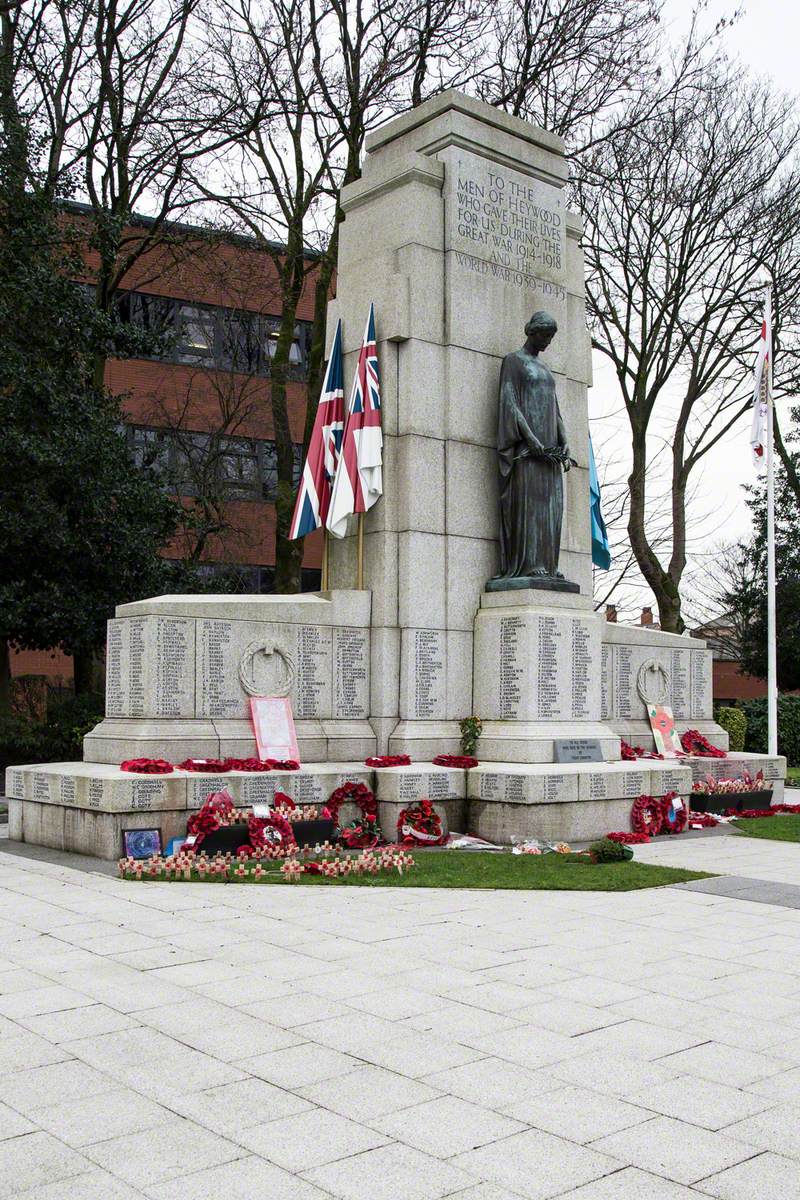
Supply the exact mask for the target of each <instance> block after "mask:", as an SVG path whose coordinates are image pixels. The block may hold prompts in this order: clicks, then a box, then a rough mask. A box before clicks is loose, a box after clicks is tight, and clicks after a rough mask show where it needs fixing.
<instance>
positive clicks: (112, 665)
mask: <svg viewBox="0 0 800 1200" xmlns="http://www.w3.org/2000/svg"><path fill="white" fill-rule="evenodd" d="M123 630H124V623H123V622H122V621H109V622H108V637H107V639H106V716H108V717H124V716H126V715H127V704H126V701H127V692H128V688H127V681H126V680H125V678H124V675H123V669H124V668H123V636H124V635H123Z"/></svg>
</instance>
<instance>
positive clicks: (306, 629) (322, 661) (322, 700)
mask: <svg viewBox="0 0 800 1200" xmlns="http://www.w3.org/2000/svg"><path fill="white" fill-rule="evenodd" d="M332 646H333V642H332V633H331V630H330V629H326V628H324V627H323V626H319V625H301V626H299V628H298V630H297V679H296V681H295V696H294V704H293V707H294V714H295V716H296V717H325V716H328V714H329V713H330V704H331V655H332Z"/></svg>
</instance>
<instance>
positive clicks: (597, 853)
mask: <svg viewBox="0 0 800 1200" xmlns="http://www.w3.org/2000/svg"><path fill="white" fill-rule="evenodd" d="M626 849H627V847H626V846H623V845H622V844H621V843H620V842H612V840H611V838H601V839H600V841H599V842H592V844H591V846H590V847H589V853H590V854H593V855H594V859H595V862H599V863H611V862H623V861H624V860H625V859H626V858H630V857H631V855H630V854H626V853H625V851H626Z"/></svg>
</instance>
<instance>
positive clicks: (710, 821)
mask: <svg viewBox="0 0 800 1200" xmlns="http://www.w3.org/2000/svg"><path fill="white" fill-rule="evenodd" d="M715 825H719V821H718V820H717V818H716V817H713V816H712V815H711V813H701V812H690V813H689V828H690V829H713V828H714V826H715Z"/></svg>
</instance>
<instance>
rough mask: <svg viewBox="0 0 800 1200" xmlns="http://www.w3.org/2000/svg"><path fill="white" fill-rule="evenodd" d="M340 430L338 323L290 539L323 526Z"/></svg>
mask: <svg viewBox="0 0 800 1200" xmlns="http://www.w3.org/2000/svg"><path fill="white" fill-rule="evenodd" d="M343 430H344V373H343V371H342V322H341V321H339V322H338V323H337V325H336V334H335V336H334V339H333V347H332V349H331V356H330V358H329V359H328V368H327V370H326V372H325V381H324V383H323V384H322V392H321V393H320V397H319V404H318V405H317V415H316V417H315V419H314V428H313V430H312V433H311V441H310V442H309V443H308V454H307V455H306V461H305V464H304V466H303V474H302V476H301V478H300V487H299V488H298V491H297V500H296V501H295V506H294V514H293V515H292V523H291V525H290V527H289V538H290V539H293V538H301V537H305V535H306V534H307V533H311V532H312V531H313V530H314V529H319V528H320V526H321V525H324V524H325V521H326V519H327V516H328V509H329V508H330V503H331V488H332V485H333V480H334V477H335V475H336V468H337V466H338V465H339V454H340V452H341V449H342V433H343Z"/></svg>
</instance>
